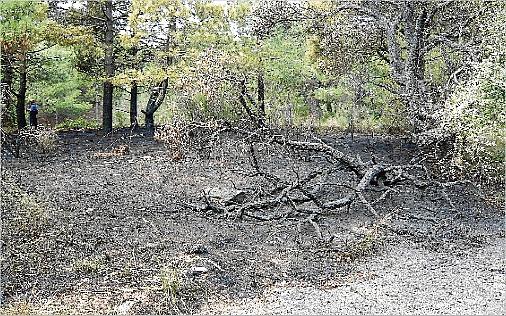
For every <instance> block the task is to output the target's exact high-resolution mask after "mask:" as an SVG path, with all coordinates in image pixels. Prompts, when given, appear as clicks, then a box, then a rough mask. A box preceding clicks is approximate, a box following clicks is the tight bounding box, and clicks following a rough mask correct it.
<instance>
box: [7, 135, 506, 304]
mask: <svg viewBox="0 0 506 316" xmlns="http://www.w3.org/2000/svg"><path fill="white" fill-rule="evenodd" d="M287 133H289V135H288V136H286V137H287V138H288V137H290V139H296V140H298V141H301V142H304V141H306V140H311V139H313V138H314V137H313V136H314V135H312V134H311V133H309V132H300V131H299V132H296V131H290V132H287ZM189 137H190V138H192V137H193V140H191V139H190V140H187V141H185V142H179V143H177V139H176V141H175V142H176V143H177V144H176V145H177V146H174V144H173V143H172V144H171V142H170V140H169V141H168V142H167V141H166V142H161V141H157V140H155V139H153V138H152V137H148V136H145V134H143V133H142V132H139V133H131V132H130V131H128V130H119V131H116V132H115V133H113V134H112V135H109V136H101V135H98V134H97V133H96V132H95V131H70V132H62V133H60V134H58V146H57V147H56V149H55V150H53V151H51V152H49V153H30V152H29V149H27V150H25V151H24V152H23V151H22V152H21V155H20V157H19V158H15V157H13V156H12V155H10V154H9V153H3V154H2V186H3V188H2V240H1V247H2V258H1V260H2V272H1V281H2V284H1V286H2V292H3V293H2V295H3V296H2V306H1V312H2V314H9V313H10V314H23V313H26V314H31V313H59V314H61V313H63V314H76V313H94V314H97V313H99V314H174V313H185V314H191V313H214V314H222V313H232V314H248V313H249V314H251V313H255V314H265V313H269V314H272V313H279V314H291V313H295V314H364V313H366V314H391V313H394V314H413V313H416V314H462V313H465V314H504V312H505V309H504V304H505V296H506V294H505V291H506V285H505V259H504V247H505V241H504V240H505V234H504V223H505V222H504V210H503V205H504V203H503V199H504V196H503V193H504V188H503V187H502V186H485V185H479V184H477V183H473V182H472V181H455V180H452V181H446V180H443V179H438V177H437V175H436V173H432V171H431V170H432V169H431V165H430V162H428V161H427V160H423V159H421V158H420V157H421V155H422V154H421V152H420V150H419V149H418V148H417V146H415V145H414V144H412V143H410V142H409V141H408V140H406V139H403V138H400V137H394V136H374V137H372V136H366V135H362V136H355V137H354V138H353V139H351V137H350V136H348V135H339V134H327V135H319V137H320V138H321V140H323V141H324V142H325V144H328V145H329V146H331V147H333V148H338V149H339V150H340V151H341V152H343V153H345V154H346V155H349V157H353V158H354V159H355V158H356V159H357V161H369V160H371V161H381V162H382V163H385V164H393V165H407V164H410V163H413V162H414V161H416V164H418V165H423V170H424V171H423V173H420V172H418V173H416V174H415V176H416V177H423V179H424V180H423V181H426V182H425V183H426V185H420V184H419V183H418V184H417V182H416V181H411V182H409V181H405V182H399V183H398V184H396V185H395V186H394V185H392V186H391V187H388V188H387V187H385V186H384V185H382V183H373V181H371V183H372V184H371V185H369V184H368V186H367V187H365V188H363V190H362V191H360V192H358V193H357V196H359V197H360V198H357V199H355V200H352V201H350V203H348V204H346V205H345V206H343V207H337V208H335V209H330V208H329V207H323V206H322V205H336V203H335V202H332V201H333V200H335V199H338V200H339V199H342V198H346V194H347V193H346V192H353V190H356V188H355V187H354V185H355V184H356V183H357V182H358V180H359V179H357V178H354V175H353V172H351V173H350V172H348V171H347V170H345V169H346V168H335V170H334V169H332V170H331V169H330V168H332V166H331V164H333V163H334V162H332V161H330V160H329V158H328V157H326V156H325V155H324V154H323V153H322V152H319V151H311V150H306V151H303V152H298V151H294V150H285V148H283V146H282V145H280V144H272V143H269V142H261V141H256V142H255V144H254V148H253V147H252V145H251V143H250V142H248V137H246V136H244V135H238V134H237V133H235V132H231V131H224V132H220V133H214V134H213V135H207V136H205V137H204V136H201V135H200V136H199V135H190V136H189ZM199 138H200V139H199ZM203 139H205V140H206V141H203ZM252 148H253V149H252ZM252 150H253V152H252ZM324 168H327V169H328V170H331V171H329V172H327V173H318V171H319V170H323V169H324ZM327 169H326V170H327ZM429 173H430V176H429V175H428V174H429ZM309 175H312V176H309ZM427 177H429V178H430V179H431V180H430V181H428V182H427ZM301 179H305V180H304V181H303V180H301ZM436 180H437V181H436ZM436 182H437V183H438V184H437V185H429V184H430V183H436ZM279 183H285V184H286V185H285V186H281V187H280V190H278V191H276V190H277V188H276V186H277V185H279ZM291 183H296V185H291V186H290V185H289V184H291ZM354 183H355V184H354ZM392 183H394V182H393V181H392ZM306 184H307V186H310V187H311V189H314V192H316V189H315V188H317V189H318V190H317V192H318V199H317V198H313V195H314V194H310V193H308V192H306V193H304V192H305V191H304V190H309V189H304V188H302V186H306ZM296 187H297V188H298V189H300V190H299V191H297V192H296V190H295V189H294V190H293V193H292V191H290V192H289V193H286V192H288V191H287V190H288V189H287V188H296ZM357 187H358V186H357ZM283 190H284V191H283ZM279 191H283V192H285V193H283V194H284V195H281V194H280V195H279V199H278V200H276V199H274V200H273V201H274V202H275V203H266V204H261V203H256V202H255V201H257V200H258V199H260V198H265V197H266V196H268V195H269V194H274V193H273V192H279ZM301 192H302V193H301ZM308 197H309V198H308ZM362 197H364V198H365V199H366V202H367V201H368V202H367V203H364V200H362ZM304 199H306V200H304ZM287 200H288V201H287ZM294 201H302V202H300V203H299V204H297V205H295V202H294ZM292 202H293V203H292ZM290 203H292V204H293V208H290V205H291V204H290ZM245 205H249V206H251V205H254V206H258V207H256V208H251V207H249V206H248V207H249V208H248V207H245ZM343 205H344V204H343ZM317 206H319V207H320V208H318V207H317ZM321 210H325V211H321Z"/></svg>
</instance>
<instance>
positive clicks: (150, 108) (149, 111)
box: [143, 78, 169, 132]
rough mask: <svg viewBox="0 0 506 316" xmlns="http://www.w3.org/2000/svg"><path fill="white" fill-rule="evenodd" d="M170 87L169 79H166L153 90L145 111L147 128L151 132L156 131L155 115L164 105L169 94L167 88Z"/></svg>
mask: <svg viewBox="0 0 506 316" xmlns="http://www.w3.org/2000/svg"><path fill="white" fill-rule="evenodd" d="M168 85H169V78H165V79H164V80H163V81H162V82H160V84H159V85H158V86H157V87H155V88H153V90H151V94H150V96H149V100H148V104H147V106H146V110H145V111H143V112H144V115H145V126H146V129H147V130H148V131H150V132H153V131H154V129H155V119H154V114H155V112H156V110H158V108H159V107H160V105H162V103H163V100H164V99H165V95H166V94H167V88H168Z"/></svg>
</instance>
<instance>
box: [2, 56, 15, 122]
mask: <svg viewBox="0 0 506 316" xmlns="http://www.w3.org/2000/svg"><path fill="white" fill-rule="evenodd" d="M1 56H2V62H1V66H2V82H1V89H2V98H1V100H2V105H3V106H2V113H1V115H2V121H3V125H6V123H7V122H9V123H11V116H10V115H11V113H12V112H11V111H12V82H13V71H12V55H11V54H9V53H8V52H5V51H2V53H1Z"/></svg>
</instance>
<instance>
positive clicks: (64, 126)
mask: <svg viewBox="0 0 506 316" xmlns="http://www.w3.org/2000/svg"><path fill="white" fill-rule="evenodd" d="M97 128H99V125H98V123H97V122H95V121H93V120H88V119H85V118H83V117H80V118H77V119H73V120H70V119H69V120H65V121H63V122H62V123H60V124H57V125H56V126H55V129H57V130H69V129H97Z"/></svg>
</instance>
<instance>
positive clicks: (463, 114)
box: [438, 59, 506, 176]
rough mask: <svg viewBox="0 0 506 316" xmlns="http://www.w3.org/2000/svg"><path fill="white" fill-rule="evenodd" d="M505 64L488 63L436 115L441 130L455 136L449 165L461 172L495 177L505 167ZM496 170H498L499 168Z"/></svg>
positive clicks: (481, 66)
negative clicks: (503, 165)
mask: <svg viewBox="0 0 506 316" xmlns="http://www.w3.org/2000/svg"><path fill="white" fill-rule="evenodd" d="M505 67H506V63H504V60H503V61H502V62H499V60H497V59H496V60H494V59H487V60H485V61H483V62H481V63H477V64H475V65H473V72H472V73H473V75H472V76H471V79H470V80H468V81H467V82H465V83H463V84H461V85H459V86H458V87H457V89H456V90H455V91H454V93H453V94H452V95H451V97H450V98H449V99H448V100H447V102H446V104H445V107H444V108H443V109H442V110H441V112H440V113H438V117H439V121H440V123H439V124H440V128H441V129H442V130H443V132H445V133H449V134H451V135H454V144H453V152H452V153H451V163H452V165H454V166H455V167H457V168H458V169H460V170H462V172H471V173H472V174H473V175H488V176H497V175H498V174H497V173H498V172H499V173H501V174H502V172H500V170H502V167H501V165H502V164H503V163H504V150H505V143H504V136H505V135H504V131H505V128H506V123H505V122H506V113H505V105H506V99H505V95H506V92H505V87H506V68H505ZM498 167H499V168H498Z"/></svg>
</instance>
